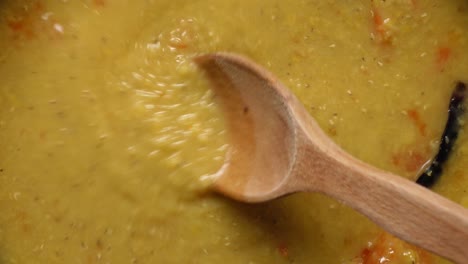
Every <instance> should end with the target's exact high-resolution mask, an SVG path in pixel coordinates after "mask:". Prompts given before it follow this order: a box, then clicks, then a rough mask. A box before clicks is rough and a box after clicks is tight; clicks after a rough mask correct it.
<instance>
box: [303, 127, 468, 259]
mask: <svg viewBox="0 0 468 264" xmlns="http://www.w3.org/2000/svg"><path fill="white" fill-rule="evenodd" d="M316 136H318V135H316ZM309 142H310V141H309ZM316 155H323V156H322V157H321V158H320V159H314V156H316ZM300 156H302V158H301V157H298V159H299V160H298V161H299V163H298V166H299V167H300V168H297V170H296V171H298V172H299V171H302V172H307V173H306V174H308V175H310V174H314V175H315V176H314V177H308V176H307V175H298V176H299V179H302V180H300V181H299V182H300V184H303V186H306V188H307V191H317V192H322V193H325V194H327V195H329V196H331V197H334V198H336V199H337V200H340V201H343V202H344V203H345V204H347V205H349V206H350V207H353V208H354V209H356V210H357V211H359V212H361V213H362V214H364V215H366V216H367V217H368V218H369V219H371V220H372V221H374V222H375V223H376V224H378V225H380V226H381V227H382V228H384V229H385V230H387V231H388V232H390V233H393V234H394V235H396V236H398V237H400V238H402V239H403V240H406V241H408V242H410V243H412V244H415V245H417V246H420V247H422V248H425V249H427V250H429V251H432V252H434V253H436V254H438V255H440V256H443V257H446V258H447V259H450V260H452V261H455V262H456V263H460V264H462V263H468V209H465V208H463V207H462V206H461V205H458V204H456V203H454V202H451V201H449V200H448V199H446V198H444V197H442V196H440V195H438V194H436V193H434V192H432V191H430V190H428V189H426V188H423V187H421V186H419V185H418V184H416V183H414V182H411V181H409V180H407V179H404V178H402V177H400V176H396V175H393V174H390V173H387V172H383V171H380V170H378V169H376V168H374V167H371V166H370V165H368V164H365V163H363V162H361V161H359V160H357V159H355V158H353V157H352V156H350V155H349V154H347V153H345V152H344V151H343V150H341V149H340V148H339V147H338V146H336V145H335V144H334V143H333V142H331V140H328V144H323V145H320V146H316V145H310V144H304V147H303V148H302V150H301V151H300ZM324 157H325V158H324ZM305 168H307V169H305ZM309 173H310V174H309ZM317 175H320V176H317Z"/></svg>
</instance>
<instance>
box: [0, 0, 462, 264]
mask: <svg viewBox="0 0 468 264" xmlns="http://www.w3.org/2000/svg"><path fill="white" fill-rule="evenodd" d="M467 50H468V1H465V0H447V1H436V0H395V1H391V0H387V1H380V0H374V1H364V0H362V1H351V0H347V1H311V0H308V1H306V0H295V1H283V0H268V1H266V0H197V1H186V0H170V1H169V0H138V1H135V0H133V1H130V0H62V1H58V0H49V1H46V0H3V1H0V76H1V82H0V145H1V149H0V211H1V212H2V213H1V214H0V263H2V264H10V263H11V264H12V263H20V264H24V263H50V264H52V263H70V264H71V263H86V264H91V263H127V264H128V263H133V264H137V263H225V264H230V263H236V264H237V263H349V264H352V263H366V264H371V263H447V262H446V261H445V260H442V259H440V258H438V257H436V256H433V255H431V254H429V253H427V252H425V251H423V250H421V249H418V248H416V247H414V246H412V245H409V244H407V243H404V242H402V241H400V240H398V239H396V238H394V237H392V236H390V235H388V234H387V233H385V232H384V231H382V230H381V229H380V228H378V227H376V226H375V225H374V224H372V223H371V222H370V221H369V220H367V219H366V218H365V217H363V216H361V215H359V214H358V213H356V212H354V211H352V210H351V209H349V208H348V207H346V206H344V205H342V204H340V203H338V202H336V201H333V200H331V199H329V198H327V197H324V196H322V195H319V194H296V195H292V196H289V197H286V198H283V199H279V200H276V201H273V202H269V203H265V204H258V205H247V204H240V203H237V202H233V201H231V200H229V199H226V198H223V197H221V196H219V195H216V194H214V193H213V192H212V191H211V190H210V188H209V187H210V183H211V182H212V175H213V174H214V173H215V172H216V171H217V170H218V169H219V168H220V167H221V165H222V164H223V162H224V157H225V153H226V150H227V149H228V148H229V142H228V140H227V133H228V132H229V131H226V129H225V127H224V121H223V115H222V112H221V111H220V108H219V105H217V103H216V100H215V98H214V95H213V93H212V91H211V90H210V89H209V85H208V83H207V82H206V80H205V79H204V77H203V74H202V73H201V72H200V71H199V70H198V69H197V68H196V67H195V65H194V64H193V62H192V58H193V56H195V55H197V54H201V53H204V52H212V51H231V52H238V53H241V54H244V55H246V56H249V57H251V58H252V59H254V60H255V61H257V62H258V63H260V64H262V65H264V66H265V67H267V68H268V69H269V70H271V71H272V72H273V73H275V74H276V75H277V76H278V77H279V78H280V79H281V80H282V81H283V82H284V83H285V84H286V85H287V86H288V87H290V89H291V90H292V91H293V92H294V93H295V94H296V95H297V96H298V98H299V99H300V100H301V102H303V103H304V105H305V106H306V108H307V109H308V110H309V111H310V113H311V114H312V115H313V116H314V117H315V118H316V119H317V120H318V122H319V124H320V125H321V126H322V128H323V129H324V130H325V131H326V132H327V133H328V134H329V135H330V136H331V137H332V138H333V139H334V140H335V141H336V142H337V143H338V144H340V145H341V146H342V147H343V148H344V149H346V150H347V151H349V152H350V153H352V154H353V155H355V156H356V157H358V158H360V159H362V160H364V161H366V162H369V163H371V164H373V165H375V166H377V167H380V168H383V169H386V170H389V171H392V172H394V173H397V174H399V175H401V176H402V177H406V178H410V179H412V180H416V178H417V176H418V174H419V173H420V171H421V169H422V168H423V167H424V165H425V164H426V163H427V162H428V161H430V159H431V158H432V157H433V156H434V154H435V153H436V152H437V148H438V144H439V138H440V136H441V133H442V131H443V129H444V125H445V122H446V119H447V105H448V102H449V99H450V95H451V92H452V90H453V88H454V86H455V83H456V82H457V81H468V52H467ZM465 120H466V118H465ZM467 153H468V135H467V133H466V132H465V131H464V130H461V131H460V136H459V138H458V141H457V143H456V145H455V148H454V150H453V153H452V156H451V158H450V160H449V161H448V163H447V164H446V166H445V170H444V174H443V175H442V177H441V179H440V181H439V182H438V183H437V184H436V185H435V186H434V188H433V189H434V191H436V192H438V193H440V194H442V195H444V196H446V197H448V198H450V199H452V200H453V201H455V202H457V203H460V204H462V205H464V206H466V207H468V192H467V191H468V173H467V171H468V167H467V164H468V154H467ZM362 191H363V192H365V191H366V190H362Z"/></svg>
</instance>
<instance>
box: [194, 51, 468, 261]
mask: <svg viewBox="0 0 468 264" xmlns="http://www.w3.org/2000/svg"><path fill="white" fill-rule="evenodd" d="M195 61H196V63H197V64H198V65H199V67H201V68H202V69H203V70H204V71H205V72H206V76H207V77H208V79H209V80H210V82H211V84H212V88H213V89H214V91H215V94H216V96H217V98H219V100H220V102H221V105H222V107H223V108H224V112H225V115H226V119H227V124H228V129H229V132H230V137H231V138H230V140H231V144H232V148H231V150H230V151H229V153H228V158H227V161H226V163H225V166H224V167H223V169H222V170H220V172H219V175H218V178H217V179H216V181H215V188H216V189H217V190H218V191H219V192H221V193H223V194H225V195H227V196H229V197H232V198H234V199H236V200H239V201H244V202H262V201H267V200H271V199H274V198H277V197H280V196H284V195H287V194H290V193H294V192H300V191H306V192H320V193H324V194H326V195H329V196H331V197H333V198H335V199H337V200H340V201H342V202H343V203H345V204H346V205H349V206H351V207H353V208H354V209H356V210H357V211H359V212H361V213H362V214H364V215H366V216H367V217H368V218H370V219H371V220H372V221H374V222H375V223H377V224H378V225H380V226H381V227H383V228H384V229H385V230H387V231H388V232H390V233H393V234H394V235H396V236H398V237H400V238H402V239H404V240H406V241H408V242H410V243H413V244H415V245H417V246H420V247H422V248H425V249H427V250H429V251H432V252H434V253H436V254H438V255H440V256H443V257H446V258H447V259H450V260H452V261H455V262H457V263H468V248H467V244H468V210H467V209H465V208H463V207H462V206H460V205H458V204H456V203H454V202H451V201H449V200H448V199H446V198H444V197H442V196H440V195H437V194H435V193H433V192H431V191H430V190H427V189H425V188H423V187H421V186H419V185H417V184H416V183H414V182H411V181H409V180H406V179H404V178H402V177H399V176H396V175H393V174H391V173H388V172H384V171H381V170H379V169H377V168H374V167H372V166H370V165H368V164H366V163H364V162H362V161H359V160H357V159H356V158H354V157H352V156H351V155H349V154H347V153H346V152H344V151H343V150H342V149H341V148H340V147H338V146H337V145H336V144H335V143H334V142H333V141H332V140H331V139H330V138H329V137H328V136H327V135H326V134H325V133H324V132H323V131H322V130H321V128H320V127H319V125H318V124H317V123H316V121H315V120H314V119H313V118H312V117H311V116H310V115H309V114H308V112H307V111H306V110H305V108H304V107H303V106H302V104H301V103H300V102H299V101H298V99H297V98H296V97H295V96H294V95H293V94H292V93H291V92H290V91H289V90H288V89H287V88H286V87H285V86H284V85H283V84H281V82H279V81H278V80H277V79H276V78H275V77H274V76H273V75H272V74H271V73H269V72H268V71H266V70H265V69H263V68H262V67H260V66H258V65H256V64H255V63H254V62H252V61H250V60H249V59H246V58H244V57H241V56H238V55H234V54H226V53H214V54H206V55H202V56H199V57H197V58H195Z"/></svg>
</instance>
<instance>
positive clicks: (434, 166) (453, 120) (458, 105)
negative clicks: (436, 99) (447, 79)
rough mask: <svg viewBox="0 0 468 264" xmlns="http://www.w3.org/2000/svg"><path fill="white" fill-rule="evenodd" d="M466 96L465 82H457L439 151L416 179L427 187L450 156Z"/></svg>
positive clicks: (438, 175) (437, 176) (437, 177)
mask: <svg viewBox="0 0 468 264" xmlns="http://www.w3.org/2000/svg"><path fill="white" fill-rule="evenodd" d="M465 97H466V84H464V83H462V82H458V83H457V85H456V87H455V90H454V91H453V93H452V98H451V99H450V105H449V109H448V119H447V124H446V125H445V130H444V133H443V134H442V137H441V139H440V145H439V152H438V153H437V155H436V156H435V158H434V159H433V161H432V163H431V165H430V166H429V168H427V169H426V170H425V171H424V173H423V174H421V175H420V176H419V178H418V180H417V181H416V182H417V183H418V184H420V185H422V186H425V187H427V188H430V187H432V186H433V185H434V184H435V183H436V182H437V180H438V179H439V178H440V175H441V174H442V169H443V168H442V167H443V165H444V163H445V161H447V159H448V158H449V156H450V153H451V151H452V149H453V146H454V144H455V141H456V139H457V137H458V132H459V130H460V127H461V122H460V117H461V116H462V115H463V113H464V111H465V109H464V105H463V102H464V100H465Z"/></svg>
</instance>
